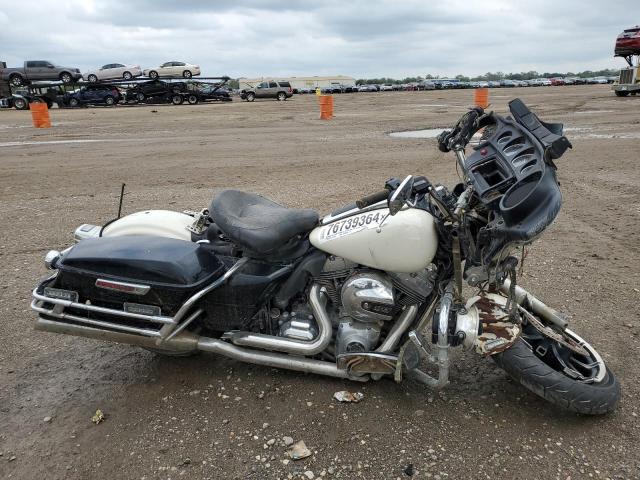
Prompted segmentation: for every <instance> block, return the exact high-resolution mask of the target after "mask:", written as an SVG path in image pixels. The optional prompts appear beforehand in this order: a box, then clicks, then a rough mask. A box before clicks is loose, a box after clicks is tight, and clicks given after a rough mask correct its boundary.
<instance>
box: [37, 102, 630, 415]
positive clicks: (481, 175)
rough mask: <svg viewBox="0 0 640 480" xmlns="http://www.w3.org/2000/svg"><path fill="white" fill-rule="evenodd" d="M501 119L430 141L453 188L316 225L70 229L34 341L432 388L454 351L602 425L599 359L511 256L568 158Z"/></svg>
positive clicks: (200, 217) (361, 206)
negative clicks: (451, 175) (64, 339)
mask: <svg viewBox="0 0 640 480" xmlns="http://www.w3.org/2000/svg"><path fill="white" fill-rule="evenodd" d="M509 107H510V112H511V116H507V117H503V116H499V115H497V114H494V113H493V112H485V111H484V110H483V109H481V108H477V107H476V108H474V109H472V110H470V111H469V112H468V113H466V114H465V115H464V116H463V117H462V118H461V119H460V120H459V122H458V123H457V124H456V125H455V127H454V128H453V129H452V130H448V131H444V132H443V133H442V134H441V135H440V136H439V137H438V146H439V148H440V150H441V151H443V152H449V151H453V152H454V154H455V155H456V158H457V163H458V167H459V168H460V170H461V171H462V175H463V180H462V182H461V183H459V184H458V185H456V186H455V187H454V188H453V189H452V190H449V189H447V188H446V187H444V186H442V185H438V184H435V185H434V184H432V183H431V182H430V181H429V180H428V179H427V178H426V177H424V176H407V177H406V178H404V179H403V180H398V179H390V180H388V181H387V182H386V184H385V186H384V189H382V190H381V191H379V192H377V193H374V194H372V195H369V196H367V197H365V198H362V199H360V200H359V201H357V202H355V203H354V204H351V205H348V206H346V207H344V208H341V209H339V210H336V211H334V212H333V213H331V214H329V215H326V216H325V217H324V218H322V219H319V216H318V214H317V213H316V212H315V211H313V210H308V209H287V208H285V207H283V206H281V205H278V204H276V203H274V202H272V201H270V200H267V199H266V198H263V197H261V196H258V195H254V194H251V193H245V192H241V191H236V190H225V191H222V192H220V193H218V194H217V196H216V197H215V198H214V199H213V201H212V203H211V206H210V208H208V209H203V210H202V211H199V212H185V213H180V212H171V211H165V210H150V211H143V212H138V213H134V214H131V215H128V216H125V217H122V218H117V219H116V220H114V221H112V222H109V223H107V224H106V225H103V226H98V225H91V224H85V225H81V226H80V227H78V229H77V230H76V232H75V239H76V241H77V243H76V244H75V245H74V246H72V247H69V248H67V249H66V250H63V251H62V252H58V251H55V250H54V251H50V252H49V253H48V254H47V255H46V258H45V263H46V265H47V266H48V267H49V268H50V269H53V270H54V273H53V275H52V276H50V277H49V278H47V279H45V280H44V281H42V282H41V283H40V284H39V285H38V286H37V288H36V289H35V290H34V291H33V302H32V305H31V307H32V309H33V310H35V311H36V312H37V313H38V320H37V322H36V329H37V330H43V331H49V332H57V333H65V334H70V335H77V336H83V337H89V338H95V339H101V340H109V341H114V342H122V343H128V344H133V345H138V346H141V347H144V348H147V349H149V350H152V351H155V352H158V353H163V354H167V355H189V354H192V353H195V352H198V351H205V352H213V353H217V354H220V355H224V356H227V357H230V358H233V359H236V360H240V361H243V362H249V363H254V364H259V365H267V366H270V367H278V368H285V369H290V370H297V371H302V372H310V373H317V374H323V375H329V376H333V377H339V378H345V379H351V380H355V381H367V380H370V379H374V380H377V379H380V378H383V377H391V378H394V379H395V380H396V381H397V382H400V381H401V380H402V379H403V378H405V377H411V378H413V379H415V380H417V381H419V382H422V383H424V384H426V385H428V386H430V387H434V388H441V387H444V386H445V385H446V384H447V383H448V379H449V366H450V359H449V356H450V355H449V354H450V350H451V348H454V347H460V348H465V349H470V350H474V351H475V352H477V353H478V354H480V355H482V356H490V357H491V358H493V359H494V360H495V361H496V363H497V364H498V365H499V366H500V367H501V368H503V369H504V370H505V371H506V372H507V374H509V375H510V376H511V377H512V378H514V379H515V380H517V381H518V382H520V383H521V384H522V385H524V386H525V387H526V388H528V389H529V390H531V391H532V392H534V393H536V394H537V395H539V396H541V397H543V398H545V399H546V400H548V401H550V402H551V403H553V404H555V405H558V406H560V407H562V408H564V409H567V410H569V411H572V412H579V413H583V414H604V413H607V412H610V411H612V410H613V409H614V408H615V407H616V404H617V403H618V400H619V398H620V386H619V384H618V382H617V380H616V379H615V377H614V375H613V374H612V372H611V371H610V370H609V369H608V368H607V367H606V366H605V364H604V361H603V360H602V357H601V356H600V355H599V354H598V352H596V350H595V349H594V348H593V347H592V346H591V345H590V344H589V343H587V342H586V341H585V340H583V339H582V338H580V337H579V336H578V335H577V334H576V333H574V332H573V331H571V330H570V329H569V328H567V320H566V318H565V317H564V316H563V315H562V314H560V313H559V312H557V311H556V310H554V309H553V308H551V307H550V306H548V305H546V304H545V303H544V302H542V301H541V300H540V299H538V298H537V297H535V296H534V295H533V294H531V293H529V292H527V291H526V290H524V289H523V288H522V287H520V286H519V285H518V284H517V269H518V265H519V260H518V258H517V257H516V255H517V253H518V251H519V250H520V249H524V246H525V245H527V244H529V243H531V242H532V241H533V240H534V239H536V238H537V237H538V236H539V235H540V234H541V233H542V232H543V230H544V229H545V228H546V227H548V226H549V225H550V224H551V223H552V222H553V220H554V219H555V217H556V215H557V214H558V212H559V210H560V206H561V203H562V195H561V192H560V188H559V184H558V181H557V179H556V165H555V163H554V161H556V160H557V159H559V158H560V157H561V156H562V155H563V154H564V153H565V152H566V150H567V149H568V148H570V147H571V144H570V142H569V141H568V140H567V138H566V137H565V136H563V128H562V125H561V124H547V123H544V122H542V121H541V120H540V119H539V118H538V117H537V116H536V115H535V114H534V113H532V112H531V111H530V110H529V109H528V108H527V107H526V105H524V103H522V102H521V101H520V100H518V99H516V100H513V101H512V102H510V104H509ZM480 132H481V137H480V139H479V141H478V143H477V145H473V146H469V143H470V141H471V139H472V136H474V134H476V138H477V136H478V134H480ZM465 148H468V149H470V150H471V153H470V155H469V156H466V154H465ZM463 282H466V283H467V284H468V285H470V286H472V287H473V288H474V289H475V290H476V293H475V294H474V295H473V296H472V297H470V298H465V297H464V296H463ZM429 372H431V373H429Z"/></svg>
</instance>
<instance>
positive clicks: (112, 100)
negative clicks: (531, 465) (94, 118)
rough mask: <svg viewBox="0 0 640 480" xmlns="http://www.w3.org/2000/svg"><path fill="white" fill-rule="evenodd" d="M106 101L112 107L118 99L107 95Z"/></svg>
mask: <svg viewBox="0 0 640 480" xmlns="http://www.w3.org/2000/svg"><path fill="white" fill-rule="evenodd" d="M104 103H105V104H106V105H108V106H110V107H111V106H113V105H115V104H116V99H115V98H113V97H112V96H108V97H105V99H104Z"/></svg>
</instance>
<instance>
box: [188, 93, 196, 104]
mask: <svg viewBox="0 0 640 480" xmlns="http://www.w3.org/2000/svg"><path fill="white" fill-rule="evenodd" d="M187 102H188V103H189V105H196V104H197V103H198V96H197V95H189V96H188V97H187Z"/></svg>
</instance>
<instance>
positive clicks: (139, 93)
mask: <svg viewBox="0 0 640 480" xmlns="http://www.w3.org/2000/svg"><path fill="white" fill-rule="evenodd" d="M144 99H145V96H144V93H142V92H138V93H136V100H138V101H139V102H144Z"/></svg>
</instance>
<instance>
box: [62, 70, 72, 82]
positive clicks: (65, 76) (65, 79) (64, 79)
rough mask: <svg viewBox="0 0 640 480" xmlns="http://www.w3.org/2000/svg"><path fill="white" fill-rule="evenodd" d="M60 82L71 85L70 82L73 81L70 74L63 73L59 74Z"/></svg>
mask: <svg viewBox="0 0 640 480" xmlns="http://www.w3.org/2000/svg"><path fill="white" fill-rule="evenodd" d="M60 80H62V83H71V81H72V80H73V77H71V74H70V73H68V72H63V73H61V74H60Z"/></svg>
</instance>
